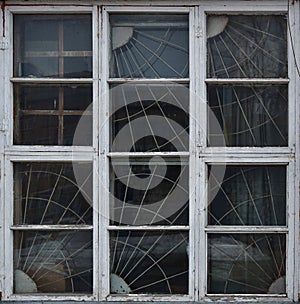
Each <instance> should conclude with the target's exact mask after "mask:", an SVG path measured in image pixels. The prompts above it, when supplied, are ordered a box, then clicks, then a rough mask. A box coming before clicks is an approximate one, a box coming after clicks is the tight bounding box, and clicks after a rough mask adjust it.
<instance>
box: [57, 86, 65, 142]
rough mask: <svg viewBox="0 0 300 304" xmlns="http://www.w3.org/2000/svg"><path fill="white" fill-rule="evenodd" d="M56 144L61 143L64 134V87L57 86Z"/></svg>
mask: <svg viewBox="0 0 300 304" xmlns="http://www.w3.org/2000/svg"><path fill="white" fill-rule="evenodd" d="M58 96H59V97H58V99H59V101H58V144H59V145H62V144H63V136H64V88H63V87H60V88H59V94H58Z"/></svg>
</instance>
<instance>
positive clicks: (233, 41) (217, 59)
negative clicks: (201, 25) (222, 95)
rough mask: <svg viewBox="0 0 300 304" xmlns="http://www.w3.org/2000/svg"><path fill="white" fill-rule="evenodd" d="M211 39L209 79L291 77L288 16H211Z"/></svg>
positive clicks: (209, 18) (208, 59)
mask: <svg viewBox="0 0 300 304" xmlns="http://www.w3.org/2000/svg"><path fill="white" fill-rule="evenodd" d="M207 38H208V39H207V76H208V77H212V78H273V77H280V78H286V77H287V71H288V70H287V20H286V17H285V16H281V15H277V16H269V15H261V16H258V15H256V16H247V15H218V16H217V15H210V16H208V18H207Z"/></svg>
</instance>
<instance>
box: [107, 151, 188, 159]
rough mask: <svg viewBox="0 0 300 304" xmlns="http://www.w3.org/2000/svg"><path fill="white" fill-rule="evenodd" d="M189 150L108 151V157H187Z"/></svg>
mask: <svg viewBox="0 0 300 304" xmlns="http://www.w3.org/2000/svg"><path fill="white" fill-rule="evenodd" d="M189 155H190V153H189V152H109V153H107V156H108V157H111V158H122V157H124V158H125V157H129V156H130V157H151V156H163V157H176V156H182V157H188V156H189Z"/></svg>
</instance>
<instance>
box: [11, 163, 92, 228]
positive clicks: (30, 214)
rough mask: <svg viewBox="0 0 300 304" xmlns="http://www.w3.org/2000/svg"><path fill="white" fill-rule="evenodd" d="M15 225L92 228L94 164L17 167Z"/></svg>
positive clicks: (15, 174)
mask: <svg viewBox="0 0 300 304" xmlns="http://www.w3.org/2000/svg"><path fill="white" fill-rule="evenodd" d="M14 169H15V171H14V223H15V224H25V225H26V224H31V225H34V224H35V225H45V224H48V225H60V224H61V225H63V224H64V225H65V224H74V225H75V224H76V225H79V224H90V225H91V224H92V166H91V164H90V163H76V162H74V163H49V162H48V163H36V162H35V163H16V164H15V167H14Z"/></svg>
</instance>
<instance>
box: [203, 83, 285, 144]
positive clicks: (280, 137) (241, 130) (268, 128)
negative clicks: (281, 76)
mask: <svg viewBox="0 0 300 304" xmlns="http://www.w3.org/2000/svg"><path fill="white" fill-rule="evenodd" d="M208 103H209V109H210V112H209V114H210V115H213V117H210V115H209V118H212V119H209V126H208V128H209V138H208V141H209V145H210V146H220V143H221V142H222V139H224V140H225V145H226V146H255V147H267V146H277V147H278V146H287V145H288V88H287V86H284V85H280V86H279V85H272V86H270V85H269V86H258V85H253V86H241V85H240V86H238V85H230V86H229V85H208Z"/></svg>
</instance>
